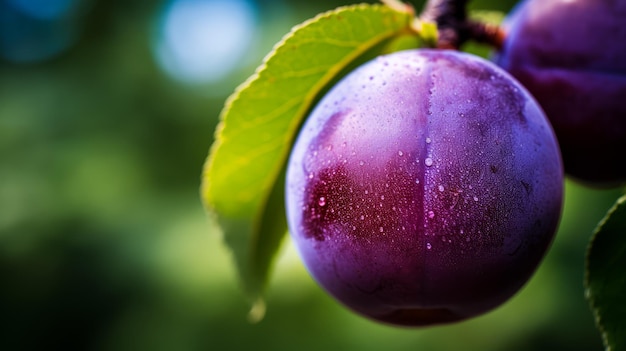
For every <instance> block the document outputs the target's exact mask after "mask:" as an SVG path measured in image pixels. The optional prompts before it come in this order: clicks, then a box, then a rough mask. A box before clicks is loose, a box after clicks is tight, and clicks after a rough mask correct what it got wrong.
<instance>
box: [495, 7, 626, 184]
mask: <svg viewBox="0 0 626 351" xmlns="http://www.w3.org/2000/svg"><path fill="white" fill-rule="evenodd" d="M625 24H626V2H625V1H623V0H526V1H523V2H521V3H520V4H519V5H518V6H517V8H516V9H514V11H512V13H511V15H510V16H509V17H508V18H507V19H506V20H505V23H504V28H505V30H506V32H507V35H506V39H505V42H504V47H503V48H502V50H501V51H500V52H499V53H498V54H497V57H496V59H495V61H496V63H497V64H498V65H499V66H501V67H502V68H504V69H505V70H507V71H508V72H509V73H511V74H512V75H513V76H514V77H515V78H517V79H518V80H519V81H520V82H521V83H522V84H523V85H524V86H525V87H526V88H527V89H528V90H529V91H530V92H531V94H533V96H534V97H535V98H536V99H537V100H538V102H539V104H540V105H541V106H542V108H543V109H544V111H545V113H546V115H547V117H548V119H549V120H550V121H551V123H552V126H553V128H554V130H555V132H556V135H557V137H558V140H559V144H560V146H561V152H562V155H563V163H564V166H565V172H566V173H567V174H569V175H571V176H572V177H573V178H575V179H578V180H580V181H583V182H584V183H587V184H588V185H600V186H602V185H608V186H613V185H616V184H620V183H626V167H624V163H626V154H625V153H624V149H626V25H625Z"/></svg>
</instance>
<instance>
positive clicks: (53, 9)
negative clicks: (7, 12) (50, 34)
mask: <svg viewBox="0 0 626 351" xmlns="http://www.w3.org/2000/svg"><path fill="white" fill-rule="evenodd" d="M7 1H8V2H9V4H10V5H11V6H13V8H15V9H16V10H17V11H20V12H22V13H23V14H24V15H26V16H30V17H34V18H38V19H45V20H52V19H57V18H62V17H65V16H66V15H68V14H69V13H71V12H72V11H73V10H74V9H75V8H76V7H77V6H78V5H79V3H80V2H81V1H80V0H7Z"/></svg>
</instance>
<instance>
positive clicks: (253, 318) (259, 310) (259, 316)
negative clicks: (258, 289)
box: [248, 298, 267, 324]
mask: <svg viewBox="0 0 626 351" xmlns="http://www.w3.org/2000/svg"><path fill="white" fill-rule="evenodd" d="M266 310H267V308H266V305H265V300H263V298H258V299H257V300H256V301H255V302H254V304H252V308H250V312H248V322H250V323H253V324H256V323H259V322H260V321H261V320H263V317H265V311H266Z"/></svg>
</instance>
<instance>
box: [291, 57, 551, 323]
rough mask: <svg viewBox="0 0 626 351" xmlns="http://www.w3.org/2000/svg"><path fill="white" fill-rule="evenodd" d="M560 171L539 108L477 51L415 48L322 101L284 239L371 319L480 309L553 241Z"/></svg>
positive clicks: (298, 163)
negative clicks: (477, 53) (291, 241)
mask: <svg viewBox="0 0 626 351" xmlns="http://www.w3.org/2000/svg"><path fill="white" fill-rule="evenodd" d="M562 198H563V170H562V163H561V158H560V153H559V149H558V145H557V143H556V139H555V136H554V133H553V131H552V129H551V126H550V124H549V123H548V122H547V120H546V118H545V115H544V114H543V112H542V110H541V109H540V108H539V107H538V105H537V103H536V102H535V100H534V99H533V98H532V97H531V96H530V95H529V94H528V93H527V91H526V90H525V89H524V88H523V87H522V86H521V85H520V84H519V83H516V81H515V80H514V79H512V77H511V76H510V75H509V74H508V73H506V72H504V71H503V70H501V69H500V68H498V67H497V66H495V65H494V64H492V63H490V62H487V61H486V60H483V59H481V58H478V57H475V56H472V55H469V54H464V53H460V52H456V51H447V50H427V49H420V50H409V51H402V52H397V53H393V54H390V55H387V56H381V57H379V58H377V59H375V60H373V61H370V62H369V63H366V64H365V65H363V66H361V67H359V68H357V69H356V70H355V71H353V72H351V73H350V74H349V75H347V76H346V77H344V78H343V79H342V80H341V81H340V82H339V83H338V84H337V85H335V86H334V87H333V88H332V89H331V90H330V91H329V92H328V93H327V94H326V95H325V96H324V97H323V98H322V100H321V101H320V102H319V104H318V105H317V106H316V107H315V109H314V110H313V111H312V113H311V115H310V116H309V117H308V119H307V120H306V122H305V124H304V125H303V127H302V130H301V132H300V135H299V136H298V138H297V140H296V142H295V145H294V148H293V151H292V154H291V157H290V160H289V163H288V169H287V181H286V206H287V218H288V222H289V228H290V232H291V236H292V238H293V241H294V242H295V245H296V247H297V249H298V251H299V253H300V255H301V257H302V259H303V261H304V264H305V266H306V267H307V269H308V271H309V272H310V273H311V275H312V276H313V277H314V279H315V280H316V281H317V282H318V283H319V285H321V286H322V287H323V288H324V289H326V290H327V291H328V292H329V293H330V294H331V295H332V296H334V297H335V298H336V299H337V300H338V301H340V302H341V303H343V304H344V305H345V306H347V307H349V308H350V309H352V310H353V311H355V312H357V313H359V314H361V315H363V316H366V317H369V318H371V319H373V320H376V321H379V322H383V323H388V324H394V325H402V326H426V325H431V324H439V323H449V322H454V321H459V320H463V319H466V318H469V317H472V316H476V315H479V314H482V313H484V312H486V311H489V310H491V309H493V308H495V307H496V306H498V305H500V304H502V303H503V302H505V301H506V300H507V299H509V298H510V297H511V296H512V295H513V294H515V293H516V292H517V291H518V290H519V289H520V288H521V287H522V286H523V285H524V283H525V282H526V281H527V280H528V279H529V277H530V276H531V275H532V273H533V272H534V271H535V269H536V267H537V266H538V264H539V262H540V261H541V259H542V257H543V256H544V254H545V253H546V251H547V249H548V247H549V246H550V243H551V242H552V239H553V236H554V233H555V231H556V228H557V225H558V222H559V217H560V214H561V206H562Z"/></svg>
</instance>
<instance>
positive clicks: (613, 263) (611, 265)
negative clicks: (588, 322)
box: [585, 195, 626, 351]
mask: <svg viewBox="0 0 626 351" xmlns="http://www.w3.org/2000/svg"><path fill="white" fill-rule="evenodd" d="M625 271H626V195H625V196H622V197H621V198H620V199H619V200H617V203H616V204H615V206H614V207H613V208H612V209H611V210H609V212H608V214H607V215H606V217H605V218H604V219H603V220H602V221H601V222H600V224H599V225H598V228H597V229H596V232H595V234H594V236H593V239H592V241H591V243H590V246H589V251H588V253H587V271H586V277H585V288H586V292H585V293H586V297H587V300H588V301H589V303H590V305H591V308H592V310H593V312H594V314H595V317H596V324H597V326H598V329H600V332H601V333H602V339H603V340H604V345H605V346H606V349H607V350H613V351H615V350H626V323H624V321H626V304H625V303H624V297H626V275H625V274H624V272H625Z"/></svg>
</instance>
